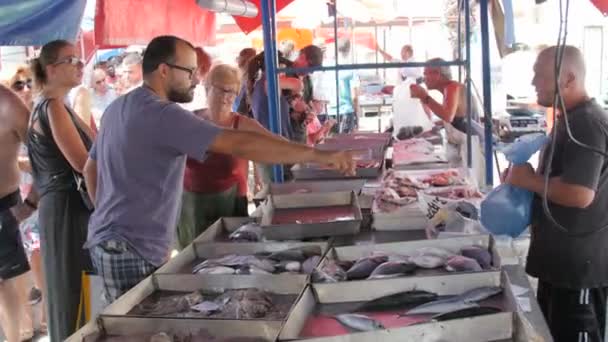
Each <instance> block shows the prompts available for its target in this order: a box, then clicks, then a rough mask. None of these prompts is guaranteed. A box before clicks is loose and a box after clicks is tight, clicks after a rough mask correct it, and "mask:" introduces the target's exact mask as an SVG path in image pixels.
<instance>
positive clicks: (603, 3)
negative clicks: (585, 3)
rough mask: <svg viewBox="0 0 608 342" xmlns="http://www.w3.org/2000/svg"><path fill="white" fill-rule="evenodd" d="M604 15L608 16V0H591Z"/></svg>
mask: <svg viewBox="0 0 608 342" xmlns="http://www.w3.org/2000/svg"><path fill="white" fill-rule="evenodd" d="M591 2H592V3H593V4H594V5H595V7H597V9H598V10H600V12H602V14H603V15H604V16H608V0H591Z"/></svg>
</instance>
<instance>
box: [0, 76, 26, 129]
mask: <svg viewBox="0 0 608 342" xmlns="http://www.w3.org/2000/svg"><path fill="white" fill-rule="evenodd" d="M29 117H30V110H29V109H28V108H27V106H26V105H25V103H23V101H22V100H21V99H20V98H19V96H18V95H17V94H15V93H14V92H13V91H12V90H11V89H9V88H7V87H6V86H4V85H2V84H0V122H2V126H4V127H10V128H9V129H10V130H12V131H14V132H15V133H16V134H17V135H18V136H19V138H20V139H21V141H25V135H26V133H27V125H28V122H29Z"/></svg>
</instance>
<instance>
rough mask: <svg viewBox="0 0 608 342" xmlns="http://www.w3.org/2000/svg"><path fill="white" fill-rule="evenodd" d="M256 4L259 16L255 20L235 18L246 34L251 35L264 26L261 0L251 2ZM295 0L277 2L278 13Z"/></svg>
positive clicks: (279, 0) (277, 0)
mask: <svg viewBox="0 0 608 342" xmlns="http://www.w3.org/2000/svg"><path fill="white" fill-rule="evenodd" d="M249 1H250V2H252V3H254V4H255V5H256V6H257V7H258V15H257V17H255V18H245V17H239V16H234V21H236V24H237V25H239V27H240V28H241V30H242V31H243V32H245V34H249V33H251V32H252V31H254V30H255V29H257V28H258V27H260V26H262V5H261V0H249ZM293 1H294V0H276V11H277V13H279V11H280V10H282V9H283V8H285V6H287V5H289V4H290V3H292V2H293Z"/></svg>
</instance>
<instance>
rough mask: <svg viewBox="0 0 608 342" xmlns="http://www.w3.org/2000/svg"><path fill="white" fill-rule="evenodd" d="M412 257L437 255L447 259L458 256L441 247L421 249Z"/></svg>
mask: <svg viewBox="0 0 608 342" xmlns="http://www.w3.org/2000/svg"><path fill="white" fill-rule="evenodd" d="M412 255H435V256H438V257H442V258H444V259H447V258H449V257H451V256H454V255H456V253H454V252H452V251H449V250H447V249H444V248H439V247H421V248H418V249H417V250H415V251H414V253H412Z"/></svg>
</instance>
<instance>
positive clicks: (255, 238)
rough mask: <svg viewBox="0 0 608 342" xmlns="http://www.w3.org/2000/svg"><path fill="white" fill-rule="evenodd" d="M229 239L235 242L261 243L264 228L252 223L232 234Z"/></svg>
mask: <svg viewBox="0 0 608 342" xmlns="http://www.w3.org/2000/svg"><path fill="white" fill-rule="evenodd" d="M228 238H229V239H230V240H231V241H235V242H260V241H262V239H263V236H262V227H260V225H259V224H257V223H255V222H250V223H247V224H245V225H242V226H241V227H239V228H238V229H237V230H235V231H234V232H232V234H230V236H228Z"/></svg>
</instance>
